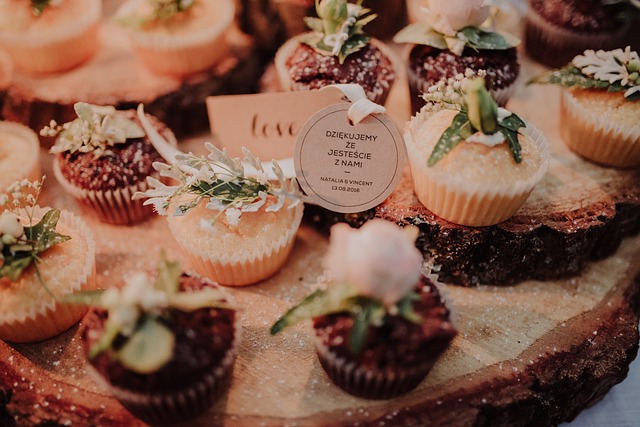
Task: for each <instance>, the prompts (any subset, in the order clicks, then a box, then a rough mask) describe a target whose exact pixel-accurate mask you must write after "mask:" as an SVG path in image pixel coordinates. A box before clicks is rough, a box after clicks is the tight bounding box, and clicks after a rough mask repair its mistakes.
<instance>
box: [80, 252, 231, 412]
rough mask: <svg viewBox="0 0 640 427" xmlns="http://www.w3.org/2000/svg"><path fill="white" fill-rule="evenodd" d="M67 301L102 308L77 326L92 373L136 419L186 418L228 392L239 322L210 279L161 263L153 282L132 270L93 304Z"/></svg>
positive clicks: (177, 266)
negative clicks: (81, 329) (122, 285)
mask: <svg viewBox="0 0 640 427" xmlns="http://www.w3.org/2000/svg"><path fill="white" fill-rule="evenodd" d="M89 297H90V296H89ZM74 298H75V301H76V302H81V301H86V302H91V303H92V304H94V305H98V306H99V307H101V308H95V309H93V310H92V311H91V312H90V313H89V315H88V316H87V317H86V318H85V320H84V329H83V331H82V341H83V345H84V349H85V352H86V353H87V357H88V359H89V366H90V367H91V368H92V371H93V374H95V375H94V377H95V378H96V379H97V380H98V381H99V382H101V383H103V384H104V385H105V386H106V388H107V389H108V390H109V391H110V392H111V393H113V395H114V396H115V397H116V398H117V399H118V400H119V401H120V403H122V405H123V406H124V407H125V408H127V409H128V410H129V411H130V412H131V413H132V414H133V415H135V416H136V417H138V418H140V419H141V420H143V421H145V422H147V423H150V424H154V425H155V424H167V423H175V422H184V421H187V420H189V419H192V418H195V417H197V416H198V415H200V414H202V413H203V412H205V411H206V410H207V409H209V408H210V407H211V405H212V404H213V403H214V402H215V400H217V399H218V398H219V397H220V396H221V395H222V394H223V393H224V392H226V390H227V389H228V387H229V383H230V381H231V374H232V371H233V363H234V361H235V357H236V353H237V344H238V341H239V329H238V328H239V325H240V323H239V320H238V318H237V313H236V311H235V310H233V309H231V308H230V306H229V303H228V300H227V299H226V297H225V295H224V294H223V293H222V292H221V291H220V289H219V288H217V287H216V285H214V284H213V283H212V282H210V281H208V280H206V279H202V278H200V277H198V276H192V275H188V274H185V273H181V272H180V269H179V265H178V264H177V263H170V262H166V261H164V260H163V262H162V263H161V265H160V268H159V270H158V275H157V277H156V278H155V281H154V279H153V278H152V277H151V276H150V275H147V274H144V273H139V274H136V275H133V276H132V277H131V278H130V279H129V280H128V281H127V283H126V284H125V285H124V287H123V288H122V289H120V290H118V289H116V288H110V289H108V290H106V291H104V292H103V293H102V294H101V295H99V296H98V297H93V299H94V300H93V301H89V300H87V299H85V297H84V296H83V295H82V294H77V295H75V296H74Z"/></svg>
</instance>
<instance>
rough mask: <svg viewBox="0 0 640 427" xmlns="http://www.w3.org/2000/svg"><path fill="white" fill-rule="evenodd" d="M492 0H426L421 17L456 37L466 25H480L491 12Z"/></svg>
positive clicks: (442, 31)
mask: <svg viewBox="0 0 640 427" xmlns="http://www.w3.org/2000/svg"><path fill="white" fill-rule="evenodd" d="M491 3H492V0H426V1H425V2H424V6H423V11H422V12H423V13H422V14H421V19H424V20H425V21H426V23H427V24H429V25H430V26H431V28H433V29H434V30H435V31H437V32H439V33H442V34H444V35H446V36H450V37H454V36H455V35H456V33H457V32H458V31H460V30H461V29H463V28H465V27H479V26H480V25H481V24H482V23H483V22H484V21H486V20H487V18H488V17H489V14H490V13H491Z"/></svg>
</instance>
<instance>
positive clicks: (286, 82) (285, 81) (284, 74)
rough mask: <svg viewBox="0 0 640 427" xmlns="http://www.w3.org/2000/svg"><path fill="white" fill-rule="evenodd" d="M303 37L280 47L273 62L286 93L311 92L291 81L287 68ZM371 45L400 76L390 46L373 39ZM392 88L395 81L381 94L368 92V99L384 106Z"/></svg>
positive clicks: (304, 86)
mask: <svg viewBox="0 0 640 427" xmlns="http://www.w3.org/2000/svg"><path fill="white" fill-rule="evenodd" d="M302 37H303V35H299V36H297V37H294V38H292V39H289V40H288V41H287V42H285V43H284V44H283V45H282V46H280V48H279V49H278V51H277V52H276V55H275V58H274V60H273V61H274V65H275V68H276V73H277V75H278V81H279V82H280V87H281V89H282V90H283V91H285V92H291V91H303V90H309V88H308V86H307V85H306V84H303V83H300V84H297V83H295V82H294V81H293V80H291V78H290V77H289V71H288V67H287V60H288V59H289V58H290V57H291V55H292V54H293V52H294V51H295V50H296V48H297V47H298V45H299V44H300V39H301V38H302ZM370 43H371V44H372V45H374V46H375V47H377V48H378V49H380V51H381V52H382V53H383V54H384V55H385V56H386V57H387V58H389V60H390V61H391V64H392V66H393V70H394V72H395V75H396V76H398V75H400V66H399V61H398V59H397V58H396V55H395V53H394V52H393V51H392V50H391V49H390V48H389V47H388V46H386V45H385V44H384V43H382V42H381V41H379V40H377V39H374V38H371V41H370ZM392 86H393V81H392V82H390V84H389V87H388V88H383V90H381V91H380V93H371V92H367V97H368V98H369V100H371V101H373V102H375V103H376V104H379V105H384V104H385V102H386V101H387V98H388V96H389V92H391V87H392Z"/></svg>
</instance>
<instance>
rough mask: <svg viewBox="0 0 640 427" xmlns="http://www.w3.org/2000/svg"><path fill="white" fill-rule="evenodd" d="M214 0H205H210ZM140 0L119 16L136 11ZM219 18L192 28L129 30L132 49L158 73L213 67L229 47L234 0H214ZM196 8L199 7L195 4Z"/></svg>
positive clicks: (125, 6) (183, 72) (133, 0)
mask: <svg viewBox="0 0 640 427" xmlns="http://www.w3.org/2000/svg"><path fill="white" fill-rule="evenodd" d="M211 1H212V0H204V2H211ZM141 3H144V2H141V1H139V0H129V1H128V2H126V3H124V4H123V5H122V6H121V7H120V9H118V11H117V13H116V16H129V15H132V14H135V13H136V12H137V8H138V7H139V6H140V4H141ZM214 3H215V6H205V5H201V6H203V7H209V8H212V7H215V9H214V10H215V11H216V13H217V14H218V16H216V18H218V19H217V20H212V22H211V25H207V26H201V27H200V28H197V29H193V30H192V31H185V32H183V33H180V34H178V32H171V31H167V32H165V33H158V32H152V31H145V30H144V29H130V30H128V31H127V33H128V35H129V38H130V40H131V43H132V45H133V48H134V50H135V52H136V54H137V55H138V57H139V58H140V59H141V60H142V62H143V63H144V64H145V65H146V66H147V67H148V68H150V69H151V70H152V71H154V72H156V73H162V74H172V75H176V76H184V75H188V74H193V73H197V72H201V71H204V70H207V69H210V68H211V67H213V66H214V65H215V64H216V63H218V62H219V61H220V60H221V59H222V58H223V57H224V56H225V55H226V53H227V51H228V50H229V44H228V42H227V30H228V29H229V28H230V27H231V25H232V24H233V19H234V14H235V4H234V3H233V2H232V1H231V0H215V1H214ZM194 7H197V5H196V6H194Z"/></svg>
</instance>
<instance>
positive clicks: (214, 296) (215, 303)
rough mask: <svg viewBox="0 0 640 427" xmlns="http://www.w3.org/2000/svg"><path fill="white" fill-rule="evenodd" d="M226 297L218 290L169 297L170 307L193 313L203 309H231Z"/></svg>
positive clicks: (184, 293) (183, 293) (205, 290)
mask: <svg viewBox="0 0 640 427" xmlns="http://www.w3.org/2000/svg"><path fill="white" fill-rule="evenodd" d="M225 298H226V297H225V295H224V294H223V293H222V292H221V291H219V290H218V289H212V288H209V289H204V290H201V291H197V292H179V293H177V294H174V295H171V296H170V297H169V301H168V302H169V305H170V306H171V307H172V308H175V309H176V310H180V311H185V312H192V311H196V310H200V309H201V308H230V309H233V306H232V305H231V304H229V303H228V302H227V301H226V299H225Z"/></svg>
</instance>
